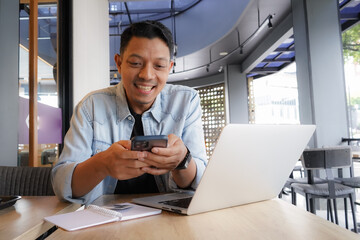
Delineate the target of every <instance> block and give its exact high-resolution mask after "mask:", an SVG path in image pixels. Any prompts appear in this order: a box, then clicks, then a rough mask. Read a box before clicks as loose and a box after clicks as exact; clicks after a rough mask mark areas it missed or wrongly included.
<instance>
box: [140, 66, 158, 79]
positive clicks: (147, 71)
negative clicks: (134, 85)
mask: <svg viewBox="0 0 360 240" xmlns="http://www.w3.org/2000/svg"><path fill="white" fill-rule="evenodd" d="M139 78H141V79H144V80H151V79H154V78H155V72H154V68H153V67H152V66H151V64H146V65H145V66H144V67H143V68H142V69H141V71H140V73H139Z"/></svg>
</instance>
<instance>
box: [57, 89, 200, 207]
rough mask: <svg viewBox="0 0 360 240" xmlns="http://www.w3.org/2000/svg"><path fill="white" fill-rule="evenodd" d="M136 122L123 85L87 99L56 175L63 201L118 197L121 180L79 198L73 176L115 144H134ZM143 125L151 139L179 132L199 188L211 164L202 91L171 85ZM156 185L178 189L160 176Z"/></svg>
mask: <svg viewBox="0 0 360 240" xmlns="http://www.w3.org/2000/svg"><path fill="white" fill-rule="evenodd" d="M133 121H134V119H133V117H132V116H131V114H130V112H129V110H128V107H127V103H126V98H125V93H124V90H123V86H122V84H121V83H119V84H118V85H117V86H116V87H110V88H107V89H102V90H99V91H95V92H93V93H90V94H89V95H87V96H86V97H85V98H84V99H83V100H82V101H81V102H80V103H79V104H78V105H77V106H76V108H75V110H74V114H73V117H72V119H71V125H70V129H69V131H68V132H67V134H66V137H65V139H64V149H63V151H62V153H61V156H60V158H59V161H58V162H57V164H56V165H55V167H54V169H53V172H52V182H53V188H54V192H55V194H56V195H57V196H58V197H59V198H60V199H62V200H67V201H71V202H77V203H81V204H84V203H85V204H89V203H91V202H92V201H94V200H95V199H96V198H98V197H99V196H101V195H102V194H111V193H113V192H114V189H115V187H116V183H117V179H114V178H112V177H110V176H108V177H106V178H105V179H104V180H103V181H102V182H101V183H99V184H98V185H97V186H96V187H95V188H94V189H93V190H92V191H90V192H89V193H88V194H86V195H84V196H83V197H81V198H73V197H72V189H71V179H72V174H73V171H74V169H75V167H76V166H77V164H79V163H80V162H83V161H85V160H87V159H89V158H90V157H91V156H92V155H94V154H96V153H98V152H100V151H104V150H106V149H107V148H108V147H110V145H111V144H112V143H114V142H117V141H119V140H123V139H130V135H131V131H132V128H133V123H134V122H133ZM142 121H143V126H144V133H145V135H157V134H163V135H168V134H171V133H173V134H175V135H177V136H179V137H180V138H181V139H182V140H183V142H184V143H185V145H186V146H187V147H188V148H189V150H190V151H191V154H192V156H193V159H194V161H195V163H196V167H197V172H196V177H195V179H194V181H193V183H192V185H191V188H193V189H196V187H197V185H198V184H199V181H200V178H201V177H202V174H203V172H204V170H205V167H206V164H207V160H206V152H205V142H204V136H203V128H202V123H201V107H200V98H199V96H198V94H197V92H196V91H195V90H194V89H191V88H188V87H184V86H174V85H169V84H167V85H166V86H165V88H164V89H163V90H162V92H161V93H160V94H159V96H158V97H157V98H156V100H155V102H154V104H153V106H152V107H151V109H149V110H148V111H147V112H145V113H144V114H143V117H142ZM155 180H156V183H157V185H158V188H159V191H160V192H170V191H176V190H177V189H178V187H177V186H176V184H175V182H174V180H173V178H172V176H171V174H164V175H161V176H155Z"/></svg>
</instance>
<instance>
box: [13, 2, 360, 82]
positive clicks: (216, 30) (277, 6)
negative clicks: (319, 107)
mask: <svg viewBox="0 0 360 240" xmlns="http://www.w3.org/2000/svg"><path fill="white" fill-rule="evenodd" d="M20 6H21V9H20V43H21V44H22V46H24V47H25V48H27V46H28V13H29V9H28V5H26V4H21V5H20ZM339 9H340V18H341V26H342V30H343V31H344V30H346V29H348V28H350V27H351V26H353V25H354V24H356V23H358V22H359V19H360V17H359V16H360V1H359V0H339ZM56 12H57V7H56V4H53V5H50V4H48V5H39V43H41V44H39V56H40V57H41V59H42V60H44V62H46V63H48V64H50V65H54V64H55V63H56V37H57V36H56V35H57V34H56V31H57V30H56V29H57V21H56V18H57V17H56ZM290 13H291V1H289V0H272V1H268V0H241V1H238V0H222V1H218V0H176V1H172V0H153V1H126V2H125V1H114V2H113V1H109V32H110V65H111V66H110V70H111V73H110V75H111V79H112V80H115V82H116V81H118V80H119V79H116V78H114V73H116V71H117V70H116V67H115V63H114V62H113V55H114V54H115V53H117V52H118V51H119V46H120V35H121V32H122V30H123V29H124V28H125V27H126V26H128V24H129V23H130V22H136V21H141V20H145V19H153V20H161V22H163V23H164V24H165V25H166V26H168V27H169V29H170V30H172V32H173V33H174V38H175V40H176V44H177V45H178V53H177V56H176V59H175V62H176V66H175V68H174V70H173V72H172V73H171V74H170V76H169V81H170V82H171V81H178V80H184V79H193V78H199V77H204V76H207V75H213V74H218V73H219V71H222V67H223V66H226V65H228V64H243V63H246V62H247V61H249V62H250V60H251V59H250V58H251V54H252V53H253V52H254V50H255V49H256V48H257V47H258V46H259V45H260V44H261V43H262V42H263V40H264V39H266V38H267V37H269V35H271V34H272V33H274V32H276V31H277V29H278V26H280V25H281V24H283V22H284V21H285V20H286V19H287V17H288V16H289V14H290ZM219 19H221V21H219ZM269 19H270V20H269ZM269 21H270V23H271V25H272V26H273V27H272V28H269ZM284 36H285V37H283V39H280V40H279V41H280V42H277V45H276V46H275V47H274V46H272V48H271V49H272V50H271V51H268V52H267V53H266V55H261V56H260V55H259V56H260V57H259V56H257V58H258V59H261V62H259V61H258V60H257V63H256V65H254V66H253V65H251V64H248V66H247V68H246V69H245V70H246V72H248V75H249V76H252V77H254V78H258V77H261V76H264V75H268V74H271V73H274V72H277V71H279V70H281V69H282V68H284V67H286V66H287V65H288V64H290V63H291V62H293V61H294V60H295V53H294V38H293V36H292V34H289V33H287V35H284ZM243 70H244V69H243Z"/></svg>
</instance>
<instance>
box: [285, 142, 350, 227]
mask: <svg viewBox="0 0 360 240" xmlns="http://www.w3.org/2000/svg"><path fill="white" fill-rule="evenodd" d="M351 161H352V159H351V149H350V148H349V147H336V148H320V149H307V150H305V151H304V152H303V156H302V162H303V166H304V168H305V169H307V170H325V173H326V180H327V181H326V183H313V182H314V181H313V180H312V179H313V177H312V176H309V178H310V179H309V183H305V184H304V183H293V184H291V188H292V191H294V192H295V193H299V194H301V195H304V196H305V199H306V209H307V211H310V212H312V213H314V214H316V210H315V206H314V204H313V199H315V198H323V199H327V217H328V219H329V217H330V218H331V221H332V222H334V218H333V214H332V203H331V202H333V207H334V215H335V223H336V224H339V222H338V216H337V205H336V199H338V198H343V199H344V208H345V209H344V210H345V222H346V227H347V228H348V220H347V217H348V216H347V202H346V200H347V198H349V200H350V205H351V211H352V217H353V224H354V231H355V232H357V224H356V214H355V205H354V199H355V191H354V189H353V188H351V187H347V186H345V185H342V184H340V183H337V182H336V181H335V179H334V176H333V169H339V168H343V167H348V166H350V165H351ZM331 200H332V201H331Z"/></svg>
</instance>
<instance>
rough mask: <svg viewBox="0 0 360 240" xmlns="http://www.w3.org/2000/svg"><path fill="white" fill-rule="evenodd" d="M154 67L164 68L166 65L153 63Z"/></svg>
mask: <svg viewBox="0 0 360 240" xmlns="http://www.w3.org/2000/svg"><path fill="white" fill-rule="evenodd" d="M155 68H160V69H162V68H166V66H165V65H163V64H155Z"/></svg>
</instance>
